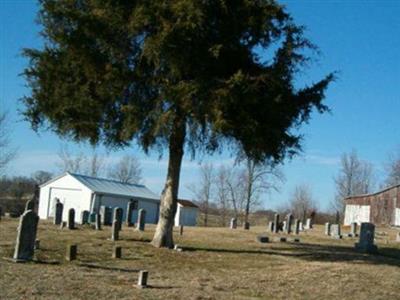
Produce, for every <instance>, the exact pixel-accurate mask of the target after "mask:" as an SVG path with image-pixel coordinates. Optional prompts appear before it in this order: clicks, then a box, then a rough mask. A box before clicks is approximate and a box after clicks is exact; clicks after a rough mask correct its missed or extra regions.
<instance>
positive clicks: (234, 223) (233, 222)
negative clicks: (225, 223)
mask: <svg viewBox="0 0 400 300" xmlns="http://www.w3.org/2000/svg"><path fill="white" fill-rule="evenodd" d="M230 228H231V229H236V228H237V219H236V218H232V219H231V224H230Z"/></svg>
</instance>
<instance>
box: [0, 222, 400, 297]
mask: <svg viewBox="0 0 400 300" xmlns="http://www.w3.org/2000/svg"><path fill="white" fill-rule="evenodd" d="M17 225H18V220H17V219H9V218H3V219H2V220H1V221H0V258H4V257H11V256H12V253H13V250H14V243H15V238H16V228H17ZM110 231H111V230H110V227H103V230H102V231H95V230H93V229H91V228H90V227H89V226H83V227H79V228H78V229H77V230H72V231H70V230H67V229H62V230H60V229H59V228H58V226H54V225H52V224H50V223H49V222H43V221H40V224H39V230H38V238H39V239H40V240H41V249H40V250H37V251H36V254H35V256H36V258H35V259H36V261H35V262H30V263H25V264H16V263H12V262H10V261H9V260H6V259H0V299H96V300H98V299H283V298H285V299H367V298H368V299H399V298H400V243H396V242H395V233H396V231H395V230H393V229H389V228H378V229H377V232H378V233H379V234H377V240H378V247H379V251H380V253H379V255H364V254H359V253H357V252H355V251H354V250H353V248H354V243H355V242H356V241H357V239H351V238H345V239H343V240H334V239H331V238H329V237H325V236H324V235H323V226H317V227H316V228H315V229H313V230H312V231H309V232H305V233H301V234H300V239H301V243H300V244H297V243H290V242H289V243H278V242H272V243H268V244H259V243H257V242H256V236H257V234H260V233H265V228H264V227H252V228H251V230H250V231H244V230H242V229H237V230H229V229H228V228H204V227H197V228H196V227H195V228H189V227H185V229H184V235H183V236H182V237H181V236H179V235H178V228H177V229H176V232H175V242H176V243H177V244H179V245H180V246H182V247H183V248H184V251H183V252H177V251H173V250H167V249H156V248H154V247H152V246H151V245H150V244H149V243H148V241H149V240H150V239H151V237H152V235H153V233H154V226H147V227H146V232H144V233H139V232H136V231H135V230H134V229H133V228H126V227H125V228H123V230H122V232H121V234H120V237H121V239H122V240H121V241H118V242H112V241H109V240H108V238H109V236H110V235H111V232H110ZM344 232H348V229H344ZM269 235H270V236H271V237H272V235H271V234H269ZM69 243H76V244H77V245H78V259H77V260H76V261H73V262H67V261H65V259H64V255H65V251H66V246H67V244H69ZM115 244H117V245H120V246H122V259H117V260H115V259H112V258H111V253H112V248H113V246H114V245H115ZM56 262H57V264H54V263H56ZM141 269H146V270H148V271H149V282H148V283H149V285H150V288H148V289H143V290H140V289H137V288H136V287H135V285H136V282H137V277H138V270H141Z"/></svg>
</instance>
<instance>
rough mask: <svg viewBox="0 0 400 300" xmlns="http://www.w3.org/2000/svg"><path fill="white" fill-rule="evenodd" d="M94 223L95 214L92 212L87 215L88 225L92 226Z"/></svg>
mask: <svg viewBox="0 0 400 300" xmlns="http://www.w3.org/2000/svg"><path fill="white" fill-rule="evenodd" d="M95 222H96V213H95V212H92V213H90V214H89V223H90V224H94V223H95Z"/></svg>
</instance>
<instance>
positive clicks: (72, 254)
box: [65, 245, 78, 261]
mask: <svg viewBox="0 0 400 300" xmlns="http://www.w3.org/2000/svg"><path fill="white" fill-rule="evenodd" d="M77 254H78V246H77V245H68V246H67V253H66V254H65V259H66V260H68V261H72V260H75V259H76V256H77Z"/></svg>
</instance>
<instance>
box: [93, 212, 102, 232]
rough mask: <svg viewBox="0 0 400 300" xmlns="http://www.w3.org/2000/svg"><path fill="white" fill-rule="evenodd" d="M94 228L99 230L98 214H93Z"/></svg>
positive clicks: (99, 218) (99, 217)
mask: <svg viewBox="0 0 400 300" xmlns="http://www.w3.org/2000/svg"><path fill="white" fill-rule="evenodd" d="M94 228H95V229H96V230H101V215H100V214H96V215H95V221H94Z"/></svg>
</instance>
